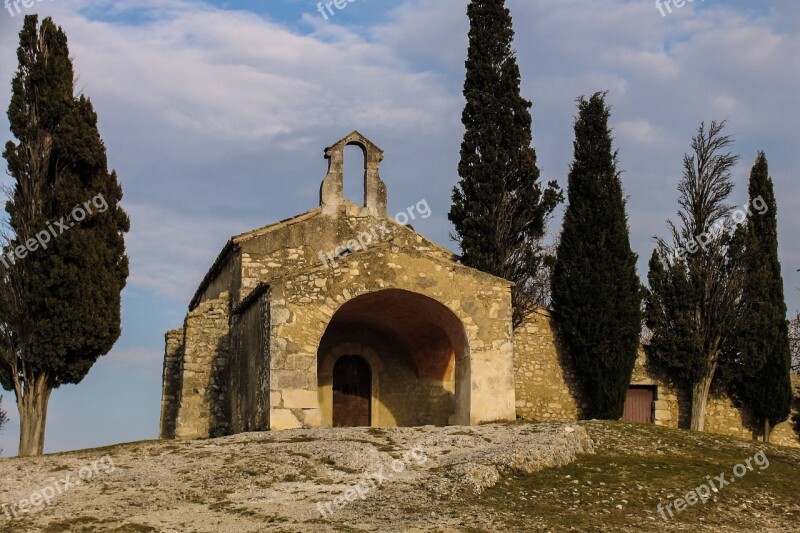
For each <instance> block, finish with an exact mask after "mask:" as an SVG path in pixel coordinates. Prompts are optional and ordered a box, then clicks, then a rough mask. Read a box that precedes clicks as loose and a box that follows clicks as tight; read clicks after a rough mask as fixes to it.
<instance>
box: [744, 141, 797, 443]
mask: <svg viewBox="0 0 800 533" xmlns="http://www.w3.org/2000/svg"><path fill="white" fill-rule="evenodd" d="M749 193H750V206H751V208H752V210H751V213H750V216H749V218H748V221H747V230H746V232H745V247H746V254H745V270H744V273H745V278H744V290H743V299H744V302H745V304H746V305H747V318H746V320H744V321H742V325H741V328H740V331H739V336H738V342H737V347H738V348H739V350H740V354H741V355H740V356H741V363H742V376H741V381H740V390H741V394H742V399H743V400H744V403H745V404H746V405H747V406H748V407H749V408H750V410H751V411H752V412H753V413H754V414H755V416H756V417H757V418H758V420H759V421H760V423H761V424H763V427H764V433H763V435H764V441H765V442H769V434H770V430H771V428H772V427H774V426H775V425H776V424H779V423H780V422H783V421H784V420H786V419H788V418H789V414H790V412H791V405H792V383H791V350H790V346H789V328H788V322H787V320H786V312H787V309H786V300H785V299H784V294H783V278H782V277H781V264H780V261H779V260H778V221H777V203H776V201H775V192H774V189H773V185H772V179H771V178H770V177H769V166H768V163H767V158H766V156H765V155H764V152H760V153H759V154H758V158H757V159H756V162H755V165H753V169H752V171H751V173H750V184H749Z"/></svg>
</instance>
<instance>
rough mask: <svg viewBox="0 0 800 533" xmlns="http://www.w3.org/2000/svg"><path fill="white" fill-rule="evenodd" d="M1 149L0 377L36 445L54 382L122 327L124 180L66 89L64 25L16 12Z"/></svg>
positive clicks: (87, 106) (79, 370) (80, 374)
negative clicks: (4, 175) (7, 190)
mask: <svg viewBox="0 0 800 533" xmlns="http://www.w3.org/2000/svg"><path fill="white" fill-rule="evenodd" d="M17 57H18V59H19V68H18V70H17V73H16V76H15V77H14V80H13V82H12V98H11V104H10V106H9V109H8V118H9V122H10V125H11V132H12V134H13V135H14V137H15V138H16V139H17V141H18V142H16V143H15V142H13V141H9V142H8V143H7V144H6V147H5V150H4V152H3V157H4V158H5V159H6V161H7V163H8V171H9V174H10V175H11V176H12V177H13V178H14V180H15V183H14V187H13V190H12V191H11V194H10V198H9V199H8V201H7V203H6V211H7V212H8V215H9V226H10V229H11V233H10V235H8V236H7V239H8V241H7V243H6V246H5V247H4V250H3V252H4V255H3V267H0V268H2V274H1V275H0V383H2V385H3V387H4V388H5V389H7V390H13V391H14V393H15V395H16V400H17V407H18V409H19V412H20V425H21V427H20V449H19V454H20V455H40V454H41V453H42V452H43V449H44V432H45V423H46V418H47V406H48V401H49V398H50V394H51V392H52V390H53V389H54V388H56V387H58V386H60V385H62V384H65V383H79V382H80V381H81V380H82V379H83V378H84V377H85V376H86V374H87V373H88V372H89V370H90V369H91V367H92V365H93V364H94V363H95V361H96V360H97V358H98V357H100V356H102V355H104V354H106V353H108V352H109V351H110V350H111V348H112V346H113V345H114V342H116V340H117V338H118V337H119V335H120V292H121V291H122V288H123V287H124V286H125V282H126V279H127V276H128V258H127V257H126V256H125V243H124V239H123V234H124V233H125V232H127V231H128V229H129V221H128V217H127V215H126V214H125V212H124V211H123V210H122V208H121V207H120V206H119V202H120V200H121V198H122V189H121V187H120V185H119V183H118V181H117V176H116V174H115V173H114V172H109V171H108V166H107V160H106V149H105V146H104V144H103V141H102V139H101V138H100V134H99V132H98V130H97V115H96V114H95V112H94V109H93V107H92V104H91V102H90V101H89V100H88V99H86V98H85V97H83V96H80V97H76V96H74V92H73V91H74V77H73V69H72V62H71V60H70V57H69V50H68V47H67V37H66V35H65V34H64V32H63V31H62V30H61V28H59V27H56V25H55V24H54V23H53V21H52V20H51V19H50V18H46V19H45V20H44V21H42V24H41V27H38V17H37V16H35V15H31V16H27V17H25V21H24V25H23V29H22V31H21V32H20V46H19V48H18V51H17Z"/></svg>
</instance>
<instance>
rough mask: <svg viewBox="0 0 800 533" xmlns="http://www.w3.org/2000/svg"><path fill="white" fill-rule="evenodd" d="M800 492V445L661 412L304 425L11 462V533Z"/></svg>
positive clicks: (567, 517) (528, 524)
mask: <svg viewBox="0 0 800 533" xmlns="http://www.w3.org/2000/svg"><path fill="white" fill-rule="evenodd" d="M758 450H763V451H764V453H765V454H766V456H767V457H769V466H768V467H766V468H764V469H761V468H755V469H753V470H752V471H750V472H748V473H747V474H746V475H744V476H743V477H742V478H741V479H736V480H735V483H732V484H731V485H730V486H728V487H725V488H724V489H722V490H720V491H719V492H718V493H717V494H714V495H713V499H709V500H708V501H707V502H705V503H703V504H700V503H698V504H697V505H695V506H693V507H690V508H689V509H687V510H686V511H685V512H683V513H678V514H676V515H675V516H674V517H673V518H670V519H669V520H666V521H665V520H664V519H663V518H661V517H660V516H659V513H658V511H657V510H656V505H657V504H658V503H659V502H661V503H662V504H665V503H667V502H669V501H672V500H673V499H675V498H677V497H680V496H682V495H684V494H685V493H686V492H687V491H689V490H691V489H692V488H693V487H695V486H696V485H698V484H699V483H700V482H702V481H705V479H706V478H707V477H708V476H715V475H717V474H719V473H720V472H723V471H725V472H730V470H731V469H732V468H733V466H734V465H735V464H737V463H739V462H743V461H744V460H745V459H746V458H749V457H752V456H753V455H754V454H755V453H757V452H758ZM728 476H729V477H732V476H731V474H728ZM799 490H800V450H794V449H787V448H780V447H775V446H768V447H766V448H764V447H758V446H756V445H754V444H753V443H748V442H743V441H738V440H735V439H729V438H724V437H715V436H708V435H696V434H690V433H688V432H684V431H677V430H667V429H662V428H656V427H653V426H635V425H629V424H621V423H607V422H602V423H601V422H581V423H580V424H568V423H541V424H539V423H517V424H504V425H498V424H491V425H483V426H478V427H447V428H433V427H422V428H392V429H377V428H353V429H326V430H292V431H284V432H273V433H254V434H245V435H237V436H233V437H225V438H221V439H214V440H206V441H193V442H177V441H168V442H157V441H152V442H140V443H130V444H123V445H119V446H113V447H108V448H102V449H94V450H84V451H80V452H71V453H65V454H55V455H49V456H45V457H41V458H35V459H16V458H15V459H3V460H0V532H18V531H44V532H53V533H55V532H61V531H87V532H88V531H115V532H150V531H152V532H165V533H167V532H218V531H219V532H227V531H231V532H260V531H284V532H295V531H298V532H300V531H415V532H417V531H418V532H423V531H425V532H433V531H437V532H455V531H459V532H461V531H463V532H478V531H481V532H482V531H776V532H777V531H800V527H799V526H797V524H800V500H798V497H797V494H798V491H799ZM23 500H27V503H26V502H22V501H23ZM45 500H49V501H50V503H49V504H47V503H46V502H45ZM20 502H22V504H20ZM2 505H5V507H2ZM15 515H16V516H15Z"/></svg>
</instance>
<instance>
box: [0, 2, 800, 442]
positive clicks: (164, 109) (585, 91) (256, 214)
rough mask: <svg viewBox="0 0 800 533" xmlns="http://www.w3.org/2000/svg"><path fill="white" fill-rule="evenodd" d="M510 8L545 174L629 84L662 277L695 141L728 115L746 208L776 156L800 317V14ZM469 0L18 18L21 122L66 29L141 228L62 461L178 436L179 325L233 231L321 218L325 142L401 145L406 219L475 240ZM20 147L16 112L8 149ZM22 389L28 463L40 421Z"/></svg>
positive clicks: (8, 61) (787, 263)
mask: <svg viewBox="0 0 800 533" xmlns="http://www.w3.org/2000/svg"><path fill="white" fill-rule="evenodd" d="M507 4H508V6H509V8H510V9H511V12H512V15H513V17H514V27H515V30H516V41H515V47H516V50H517V56H518V60H519V63H520V68H521V71H522V78H523V85H522V91H523V94H524V96H525V97H527V98H528V99H530V100H532V101H533V109H532V113H533V119H534V123H533V136H534V145H535V148H536V150H537V154H538V157H539V164H540V167H541V169H542V176H543V178H544V179H547V180H550V179H555V180H558V182H559V183H561V184H562V186H564V187H566V175H567V172H568V168H569V164H570V160H571V156H572V153H571V152H572V123H573V119H574V115H575V99H576V98H577V97H579V96H580V95H589V94H591V93H593V92H595V91H599V90H608V91H609V96H608V101H609V103H610V104H611V105H612V106H613V109H612V123H611V125H612V128H613V131H614V135H615V142H616V147H617V148H618V149H619V161H620V166H621V169H622V170H623V171H624V174H623V181H624V185H625V190H626V194H627V195H628V196H629V203H628V208H629V216H630V226H631V235H632V241H633V245H634V248H635V250H636V251H637V252H638V253H639V255H640V259H639V270H640V274H641V275H642V276H644V275H645V273H646V272H645V269H646V261H647V259H648V257H649V255H650V252H651V251H652V248H653V242H652V236H653V235H655V234H664V233H665V221H666V220H667V219H668V218H671V217H672V218H674V215H675V211H676V209H677V202H676V198H677V191H676V184H677V181H678V179H679V177H680V171H681V158H682V155H683V154H684V152H686V151H687V149H688V146H689V141H690V138H691V136H692V134H693V133H694V132H695V130H696V128H697V126H698V125H699V123H700V122H701V121H703V120H705V121H711V120H715V119H716V120H721V119H727V120H728V121H729V128H728V132H729V133H731V134H734V135H735V138H736V145H735V149H736V151H737V152H739V153H740V154H741V155H742V162H741V164H740V165H739V167H738V168H737V169H736V176H735V179H736V183H737V188H736V190H735V192H734V196H733V198H732V202H733V203H736V204H738V205H741V204H743V203H745V202H746V196H747V188H746V180H747V175H748V173H749V168H750V166H751V165H752V163H753V161H754V159H755V157H756V153H757V151H758V150H765V151H766V153H767V157H768V159H769V162H770V170H771V174H772V176H773V179H774V181H775V187H776V191H777V197H778V202H779V205H778V211H779V213H778V215H779V231H780V235H779V238H780V256H781V260H782V263H783V272H784V281H785V288H786V293H787V299H788V303H789V307H790V309H791V310H796V309H797V308H799V307H800V292H798V291H797V290H796V288H797V287H798V286H800V275H798V273H797V272H796V270H797V269H798V268H800V240H798V238H797V233H798V231H800V209H798V208H800V194H799V193H798V186H797V185H796V183H797V179H798V173H799V172H800V107H799V106H798V103H797V100H796V98H797V94H798V92H799V91H798V90H799V89H800V3H798V2H797V0H773V1H769V2H767V1H760V0H747V1H744V0H724V1H723V0H705V1H703V2H701V1H700V0H698V1H696V2H694V3H687V4H686V5H685V6H684V7H682V8H674V7H673V8H672V13H667V12H666V9H665V16H662V14H661V13H660V12H659V10H658V8H657V7H656V5H655V3H654V1H653V0H508V1H507ZM466 5H467V0H404V1H403V0H355V1H353V2H352V3H349V4H346V6H345V8H343V9H342V10H338V9H336V8H335V7H334V8H333V10H334V15H330V14H326V16H327V18H326V17H324V16H323V15H322V14H320V12H319V11H318V10H317V3H316V2H314V1H311V0H232V1H218V2H200V1H190V0H117V1H105V0H44V1H37V2H35V3H34V4H33V6H32V7H31V8H25V7H24V6H22V5H21V4H20V6H19V9H20V11H21V12H20V13H17V12H16V10H14V8H13V6H11V7H10V8H8V9H3V10H2V11H0V80H5V81H3V82H2V83H0V107H1V108H2V109H3V111H5V109H6V108H7V105H8V101H9V97H10V80H11V79H12V77H13V75H14V71H15V68H16V54H15V51H16V47H17V45H18V32H19V30H20V28H21V25H22V16H23V15H24V14H30V13H34V12H38V13H39V14H40V15H42V16H44V15H51V16H53V17H54V19H55V21H56V23H57V24H59V25H61V26H62V27H63V28H64V30H65V31H66V33H67V35H68V38H69V43H70V51H71V53H72V55H73V56H74V62H75V70H76V73H77V74H78V76H79V79H78V83H77V88H78V90H80V91H81V92H83V93H84V94H86V95H87V96H89V97H90V98H91V99H92V101H93V102H94V105H95V108H96V110H97V112H98V114H99V122H100V131H101V134H102V136H103V138H104V140H105V143H106V146H107V147H108V153H109V161H110V164H111V166H113V167H114V168H115V169H116V170H117V171H118V173H119V176H120V180H121V182H122V186H123V190H124V192H125V198H124V202H123V203H124V207H125V209H127V211H128V213H129V214H130V216H131V221H132V229H131V232H130V234H128V236H127V239H126V242H127V249H128V253H129V255H130V258H131V275H130V278H129V280H128V286H127V288H126V289H125V292H124V293H123V308H122V312H123V334H122V337H121V338H120V340H119V341H118V342H117V345H116V346H115V348H114V350H113V351H112V352H111V353H110V354H109V355H108V356H106V357H104V358H102V359H101V360H100V361H99V362H98V363H97V364H96V365H95V366H94V368H93V370H92V372H91V373H90V374H89V376H88V377H87V378H86V379H85V380H84V382H83V383H81V384H80V385H78V386H65V387H63V388H61V389H59V390H57V391H55V393H54V394H53V397H52V400H51V402H50V411H49V414H48V420H47V422H48V424H47V442H46V446H45V449H46V451H48V452H56V451H61V450H68V449H75V448H84V447H90V446H100V445H105V444H112V443H117V442H123V441H133V440H142V439H152V438H155V437H157V433H158V418H159V407H160V395H161V384H160V378H161V360H162V354H163V335H164V331H165V330H167V329H171V328H174V327H178V326H180V325H181V323H182V321H183V316H184V314H185V312H186V309H187V304H188V302H189V300H190V298H191V296H192V294H193V291H194V289H195V288H196V286H197V284H198V283H199V281H200V280H201V278H202V277H203V275H204V274H205V272H206V269H207V268H208V267H209V266H210V264H211V262H212V261H213V260H214V258H215V256H216V254H217V253H218V252H219V250H220V248H221V247H222V246H223V245H224V243H225V241H226V240H227V238H228V237H229V236H231V235H233V234H236V233H239V232H243V231H246V230H248V229H251V228H255V227H259V226H262V225H265V224H267V223H270V222H273V221H277V220H281V219H284V218H287V217H290V216H292V215H295V214H298V213H302V212H305V211H307V210H309V209H311V208H313V207H315V206H316V205H317V202H318V188H319V183H320V181H321V180H322V178H323V177H324V174H325V170H326V165H325V161H324V159H323V157H322V154H323V149H324V147H325V146H327V145H329V144H330V143H332V142H334V141H336V140H338V139H339V138H341V137H342V136H344V135H345V134H347V133H348V132H350V131H351V130H353V129H358V130H360V131H361V132H362V133H364V134H365V135H367V136H368V137H370V138H371V139H372V140H374V141H375V142H376V143H377V144H378V145H379V146H381V147H382V148H383V149H384V150H385V152H386V158H385V160H384V163H383V166H382V176H383V179H384V181H386V183H387V186H388V188H389V204H390V212H392V213H394V212H398V211H401V210H404V209H405V208H407V207H408V206H410V205H412V204H414V203H416V202H417V201H419V200H421V199H426V200H427V201H428V203H429V205H430V206H431V210H432V212H433V215H432V216H431V217H430V218H428V219H425V220H418V221H416V222H415V223H414V225H415V228H416V229H417V230H418V231H420V232H421V233H423V234H424V235H427V236H429V237H431V238H433V239H434V240H436V241H437V242H439V243H441V244H444V245H445V246H448V247H451V248H452V247H453V244H452V243H451V242H450V241H449V239H448V233H449V231H450V227H449V223H448V221H447V211H448V209H449V205H450V191H451V189H452V187H453V185H454V184H455V183H456V182H457V179H458V176H457V173H456V166H457V162H458V150H459V145H460V141H461V136H462V134H463V129H462V126H461V123H460V113H461V108H462V106H463V98H462V95H461V88H462V84H463V77H464V59H465V57H466V48H467V37H466V35H467V27H468V21H467V18H466ZM12 13H13V15H12ZM9 135H10V134H9V132H8V122H7V120H6V117H5V113H3V114H2V117H0V141H2V142H3V143H5V140H6V139H7V138H8V137H9ZM2 164H3V165H4V164H5V162H4V161H3V162H2ZM355 166H356V165H351V166H350V167H349V168H352V169H353V170H352V171H349V170H348V172H347V175H346V186H345V192H346V194H347V195H348V196H349V197H351V198H356V197H358V196H359V195H360V193H361V191H359V190H358V187H357V181H358V175H357V174H358V173H357V172H356V171H355V168H354V167H355ZM3 179H4V180H6V181H8V177H7V176H3ZM562 212H563V206H562V208H561V209H560V210H559V213H558V216H557V217H556V219H555V220H554V222H553V224H552V228H551V231H552V232H554V233H555V232H558V231H559V227H560V219H561V213H562ZM4 396H5V398H4V406H5V407H6V409H7V411H9V416H10V418H11V422H10V423H9V425H8V426H7V428H6V429H5V430H4V431H3V432H2V433H0V448H3V449H4V450H3V455H6V456H7V455H13V454H15V453H16V449H17V440H18V416H17V413H16V409H15V408H14V405H13V394H11V395H9V393H5V394H4Z"/></svg>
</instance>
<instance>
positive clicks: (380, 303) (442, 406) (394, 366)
mask: <svg viewBox="0 0 800 533" xmlns="http://www.w3.org/2000/svg"><path fill="white" fill-rule="evenodd" d="M344 355H360V356H362V357H363V358H364V359H365V360H366V361H367V362H368V364H369V365H370V367H371V369H372V399H371V400H372V405H371V415H372V424H373V425H375V426H396V425H424V424H434V425H445V424H447V423H449V422H451V420H452V419H453V417H454V416H455V417H458V414H459V413H458V411H459V409H460V408H461V406H460V404H459V403H458V402H457V401H456V399H457V398H458V397H459V395H461V396H467V397H468V396H469V388H470V383H469V376H470V373H469V371H459V368H458V367H459V366H461V365H465V364H467V363H465V360H466V359H468V357H469V341H468V338H467V334H466V330H465V328H464V325H463V323H462V322H461V320H460V319H459V318H458V317H457V316H456V314H455V313H454V312H453V311H452V310H450V309H449V308H448V307H447V306H445V305H444V304H442V303H441V302H439V301H437V300H435V299H433V298H430V297H428V296H425V295H422V294H419V293H416V292H411V291H407V290H403V289H383V290H379V291H374V292H368V293H365V294H361V295H359V296H356V297H354V298H352V299H350V300H348V301H346V302H345V303H344V304H342V305H341V306H340V307H339V308H338V310H337V311H336V312H335V313H334V314H333V315H332V316H331V318H330V321H329V322H328V325H327V327H326V328H325V332H324V333H323V335H322V338H321V339H320V343H319V348H318V354H317V361H318V400H319V405H320V409H321V413H320V414H321V422H322V424H323V425H331V424H332V419H333V405H332V404H333V392H332V381H333V367H334V365H335V364H336V361H337V360H338V359H339V358H340V357H342V356H344ZM464 389H465V390H464ZM467 408H468V406H467Z"/></svg>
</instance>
